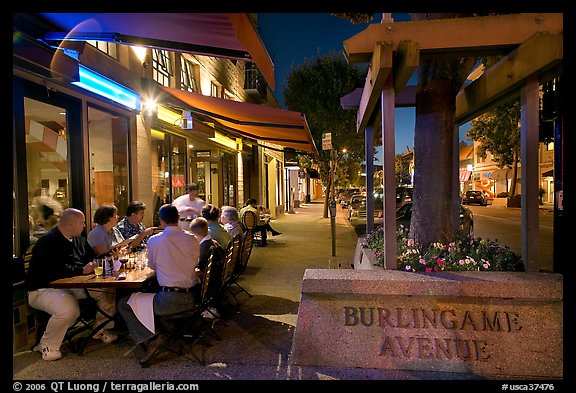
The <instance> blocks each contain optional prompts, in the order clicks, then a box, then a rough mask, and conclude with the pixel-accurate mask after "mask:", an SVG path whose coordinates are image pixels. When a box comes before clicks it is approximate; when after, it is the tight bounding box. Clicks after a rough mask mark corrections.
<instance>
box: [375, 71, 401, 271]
mask: <svg viewBox="0 0 576 393" xmlns="http://www.w3.org/2000/svg"><path fill="white" fill-rule="evenodd" d="M394 102H395V100H394V85H393V81H392V80H391V79H388V80H387V81H386V83H385V85H384V88H383V89H382V93H381V98H380V111H379V112H380V113H382V114H383V115H382V118H381V121H382V122H381V127H382V196H383V197H382V198H383V200H384V201H383V206H382V208H383V214H384V217H383V218H382V224H383V227H384V264H385V268H386V269H388V270H396V268H397V264H396V175H395V165H394V163H395V159H396V142H395V129H394Z"/></svg>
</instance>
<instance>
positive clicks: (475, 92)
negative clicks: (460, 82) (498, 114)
mask: <svg viewBox="0 0 576 393" xmlns="http://www.w3.org/2000/svg"><path fill="white" fill-rule="evenodd" d="M562 59H563V34H562V33H560V34H545V33H536V34H534V36H533V37H531V38H530V39H528V40H527V41H526V42H525V43H523V44H522V45H520V46H519V47H518V48H517V49H516V50H514V51H513V52H511V53H509V54H508V55H507V56H506V57H504V58H503V59H501V60H500V61H499V62H497V63H496V64H494V65H493V66H492V67H490V69H489V70H488V71H487V72H485V73H484V74H483V75H482V76H481V77H479V78H478V79H476V80H475V81H474V82H472V83H471V84H470V85H468V86H466V87H465V88H463V89H462V90H460V92H459V93H458V95H457V96H456V114H455V122H456V123H457V124H463V123H466V122H467V121H470V120H472V119H474V118H475V117H476V116H478V115H479V114H481V113H482V112H485V111H486V110H488V109H489V108H491V107H494V106H497V105H499V104H500V103H502V101H503V100H507V99H510V98H511V97H512V95H516V96H519V95H520V88H521V87H522V85H524V84H525V83H526V81H527V80H528V79H530V78H532V77H533V76H534V75H537V74H538V75H539V74H542V73H544V72H546V71H547V70H549V69H551V68H554V67H556V66H558V65H559V64H561V62H562Z"/></svg>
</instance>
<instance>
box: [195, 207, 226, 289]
mask: <svg viewBox="0 0 576 393" xmlns="http://www.w3.org/2000/svg"><path fill="white" fill-rule="evenodd" d="M190 232H192V233H193V234H194V236H196V239H197V240H198V242H199V243H200V257H199V258H198V266H197V267H196V273H197V274H198V277H199V278H200V280H202V277H203V275H204V271H205V269H206V267H207V266H208V261H209V259H210V255H212V270H211V273H210V276H211V278H210V288H211V290H216V289H217V288H218V287H219V284H220V283H219V280H217V278H218V277H220V275H221V274H222V267H223V266H222V265H223V264H224V257H225V255H226V252H225V251H224V249H223V248H222V247H221V246H220V243H218V241H217V240H216V239H214V238H213V237H212V235H211V234H210V233H209V231H208V220H206V219H205V218H204V217H196V218H195V219H193V220H192V223H191V224H190Z"/></svg>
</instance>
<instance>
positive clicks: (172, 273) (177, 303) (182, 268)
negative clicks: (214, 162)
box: [118, 204, 200, 366]
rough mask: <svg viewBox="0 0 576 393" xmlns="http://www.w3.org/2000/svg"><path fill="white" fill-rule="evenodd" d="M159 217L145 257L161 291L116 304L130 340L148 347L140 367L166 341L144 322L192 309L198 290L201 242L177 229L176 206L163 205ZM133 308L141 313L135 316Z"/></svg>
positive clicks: (156, 330)
mask: <svg viewBox="0 0 576 393" xmlns="http://www.w3.org/2000/svg"><path fill="white" fill-rule="evenodd" d="M158 216H159V218H160V226H161V227H162V228H163V229H164V231H163V232H161V233H158V234H156V235H153V236H151V237H150V239H148V252H147V254H148V266H149V267H150V268H152V269H154V270H155V271H156V278H157V280H158V284H159V285H160V291H159V292H157V293H155V294H144V293H140V292H136V293H134V294H132V295H130V296H127V297H124V298H122V299H120V300H119V301H118V311H119V312H120V315H122V317H123V318H124V321H125V322H126V326H127V327H128V330H129V331H130V335H131V337H132V340H134V342H135V343H136V344H147V347H146V353H145V354H144V356H143V357H142V359H140V363H141V364H142V365H143V366H145V365H147V364H148V362H149V361H150V360H151V359H152V357H153V356H154V354H155V353H156V351H157V350H158V349H159V348H160V346H161V345H162V344H163V343H164V342H165V341H166V337H165V335H163V334H161V333H160V332H159V331H158V329H156V328H155V325H154V328H153V330H151V327H150V324H148V325H146V324H145V323H144V322H145V321H151V320H152V321H153V320H154V318H153V316H154V315H170V314H174V313H179V312H184V311H188V310H191V309H193V308H194V306H195V304H196V302H197V297H198V290H199V285H197V284H198V283H199V279H198V276H197V275H196V272H195V269H196V266H197V265H198V257H199V255H200V243H199V242H198V240H197V239H196V237H195V236H194V235H193V234H192V233H190V232H188V231H185V230H183V229H182V228H181V227H180V226H178V222H179V216H178V209H177V208H176V207H175V206H172V205H168V204H166V205H163V206H162V207H161V208H160V210H159V211H158ZM139 295H151V296H139ZM139 299H143V301H140V300H139ZM135 309H137V310H142V311H138V314H136V311H135ZM151 315H152V317H150V316H151Z"/></svg>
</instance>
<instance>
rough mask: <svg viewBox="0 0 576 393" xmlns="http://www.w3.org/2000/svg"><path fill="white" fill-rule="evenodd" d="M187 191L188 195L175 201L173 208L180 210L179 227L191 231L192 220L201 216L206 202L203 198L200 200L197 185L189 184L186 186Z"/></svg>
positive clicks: (181, 196)
mask: <svg viewBox="0 0 576 393" xmlns="http://www.w3.org/2000/svg"><path fill="white" fill-rule="evenodd" d="M186 191H188V193H187V194H184V195H180V196H179V197H178V198H176V199H174V201H173V202H172V206H174V207H175V208H176V209H178V215H179V216H180V220H179V222H178V225H179V226H180V228H182V229H184V230H186V231H189V230H190V223H191V222H192V220H193V219H195V218H196V217H200V216H201V213H202V206H204V201H203V200H202V199H201V198H198V185H197V184H195V183H190V184H188V185H187V186H186Z"/></svg>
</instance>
